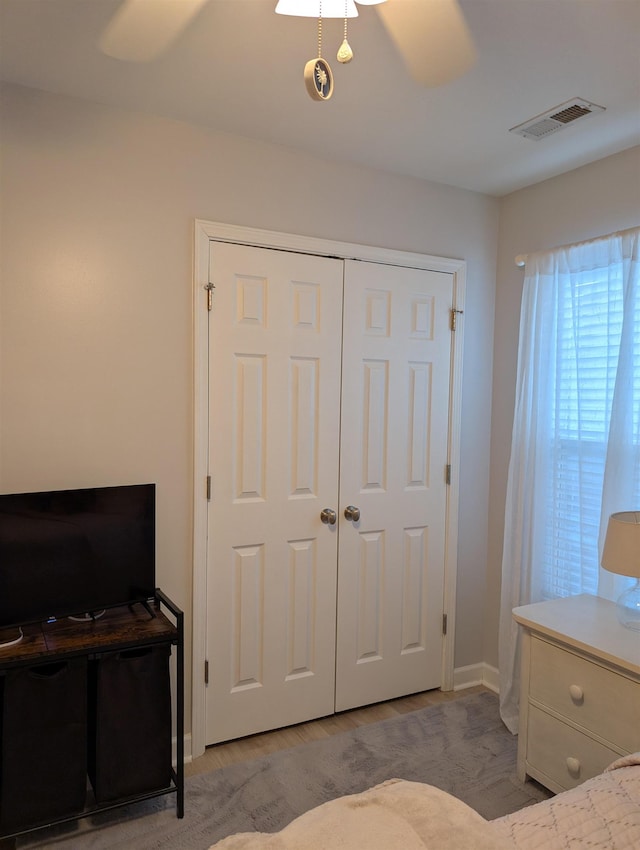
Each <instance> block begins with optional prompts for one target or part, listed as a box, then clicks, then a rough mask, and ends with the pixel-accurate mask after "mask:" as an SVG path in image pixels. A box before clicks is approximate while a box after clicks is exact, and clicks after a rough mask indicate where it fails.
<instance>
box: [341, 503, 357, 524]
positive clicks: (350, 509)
mask: <svg viewBox="0 0 640 850" xmlns="http://www.w3.org/2000/svg"><path fill="white" fill-rule="evenodd" d="M344 517H345V519H350V520H353V522H358V520H359V519H360V508H356V507H355V505H347V507H346V508H345V509H344Z"/></svg>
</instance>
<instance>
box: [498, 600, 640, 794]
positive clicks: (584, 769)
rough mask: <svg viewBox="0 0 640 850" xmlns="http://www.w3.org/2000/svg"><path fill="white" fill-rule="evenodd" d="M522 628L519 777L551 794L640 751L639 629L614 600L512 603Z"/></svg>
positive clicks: (517, 620)
mask: <svg viewBox="0 0 640 850" xmlns="http://www.w3.org/2000/svg"><path fill="white" fill-rule="evenodd" d="M513 616H514V619H515V620H516V622H518V623H519V624H520V625H521V626H522V653H521V661H522V666H521V690H520V726H519V735H518V776H519V778H520V779H521V780H523V781H524V779H525V777H526V776H531V777H532V778H533V779H536V780H537V781H538V782H541V783H542V784H543V785H545V786H546V787H547V788H549V789H551V790H552V791H554V792H560V791H564V790H566V789H567V788H573V787H574V786H576V785H579V784H580V783H581V782H584V781H585V779H589V778H590V777H591V776H595V775H596V774H597V773H601V772H602V770H603V769H604V768H605V767H606V766H607V765H608V764H610V763H611V762H612V761H614V760H615V759H616V758H618V757H619V756H620V755H625V754H627V753H631V752H636V751H638V750H640V632H637V631H632V630H631V629H626V628H624V627H623V626H622V625H620V623H619V622H618V619H617V617H616V610H615V604H614V603H613V602H609V601H608V600H606V599H600V598H599V597H596V596H588V595H586V594H583V595H581V596H570V597H567V598H564V599H553V600H551V601H549V602H538V603H535V604H533V605H523V606H521V607H520V608H514V610H513Z"/></svg>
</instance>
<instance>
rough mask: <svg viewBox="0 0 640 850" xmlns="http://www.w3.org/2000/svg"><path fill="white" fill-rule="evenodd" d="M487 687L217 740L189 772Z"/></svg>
mask: <svg viewBox="0 0 640 850" xmlns="http://www.w3.org/2000/svg"><path fill="white" fill-rule="evenodd" d="M486 690H487V688H485V687H484V686H483V685H476V686H475V687H473V688H466V689H464V690H461V691H440V690H433V691H424V692H423V693H419V694H412V695H411V696H407V697H399V698H398V699H394V700H390V701H388V702H379V703H376V704H375V705H368V706H365V707H364V708H354V709H352V710H351V711H342V712H340V713H339V714H331V715H329V716H328V717H321V718H319V719H318V720H310V721H308V722H307V723H299V724H297V725H296V726H287V727H286V728H284V729H276V730H274V731H271V732H262V733H260V734H258V735H250V736H248V737H246V738H238V739H237V740H235V741H228V742H225V743H222V744H213V745H212V746H210V747H207V749H206V750H205V752H204V755H202V756H200V757H199V758H197V759H194V761H192V762H191V763H190V764H186V765H185V769H184V771H185V776H196V775H197V774H199V773H208V772H209V771H211V770H217V769H218V768H220V767H226V766H227V765H229V764H236V763H237V762H242V761H250V760H251V759H257V758H260V757H261V756H265V755H267V754H269V753H273V752H277V751H278V750H285V749H289V748H290V747H296V746H297V745H298V744H305V743H307V742H308V741H319V740H321V739H323V738H328V737H330V736H331V735H337V734H339V733H340V732H347V731H348V730H349V729H355V728H356V727H358V726H364V725H366V724H367V723H377V722H378V721H379V720H386V719H387V718H388V717H396V716H397V715H399V714H407V713H408V712H410V711H418V709H420V708H427V707H428V706H431V705H439V704H440V703H443V702H450V701H452V700H455V699H460V698H461V697H464V696H467V695H468V694H477V693H482V692H483V691H486Z"/></svg>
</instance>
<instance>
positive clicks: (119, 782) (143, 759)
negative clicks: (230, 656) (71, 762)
mask: <svg viewBox="0 0 640 850" xmlns="http://www.w3.org/2000/svg"><path fill="white" fill-rule="evenodd" d="M170 655H171V647H170V645H160V646H148V647H144V648H142V649H132V650H128V651H125V652H113V653H107V654H105V655H102V656H100V658H98V659H97V660H96V661H94V662H92V665H91V668H90V672H89V682H90V684H89V778H90V780H91V784H92V785H93V790H94V794H95V797H96V802H98V803H107V802H114V801H116V800H120V799H122V798H124V797H129V796H134V795H136V794H145V793H147V792H150V791H157V790H160V789H162V788H167V787H168V786H169V785H170V784H171V685H170V679H169V657H170Z"/></svg>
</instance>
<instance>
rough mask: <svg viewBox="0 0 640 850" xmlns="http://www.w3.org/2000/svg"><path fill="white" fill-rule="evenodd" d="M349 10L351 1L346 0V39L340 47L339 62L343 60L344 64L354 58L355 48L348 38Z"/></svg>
mask: <svg viewBox="0 0 640 850" xmlns="http://www.w3.org/2000/svg"><path fill="white" fill-rule="evenodd" d="M348 11H349V2H348V0H344V39H343V41H342V44H341V45H340V47H339V49H338V57H337V58H338V62H342V64H343V65H346V64H347V62H351V60H352V59H353V50H352V49H351V45H350V44H349V41H348V40H347V21H348V20H349V18H348Z"/></svg>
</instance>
